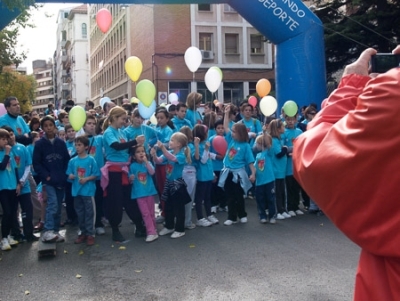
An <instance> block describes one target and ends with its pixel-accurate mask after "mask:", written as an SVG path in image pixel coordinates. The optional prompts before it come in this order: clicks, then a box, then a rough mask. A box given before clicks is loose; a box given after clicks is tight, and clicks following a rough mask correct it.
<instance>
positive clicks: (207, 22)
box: [90, 4, 275, 104]
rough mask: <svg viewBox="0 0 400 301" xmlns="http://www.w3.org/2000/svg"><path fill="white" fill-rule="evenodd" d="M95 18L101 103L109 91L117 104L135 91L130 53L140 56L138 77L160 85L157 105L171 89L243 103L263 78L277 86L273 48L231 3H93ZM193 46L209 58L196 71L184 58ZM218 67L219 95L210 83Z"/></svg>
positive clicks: (95, 84) (94, 66)
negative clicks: (105, 19)
mask: <svg viewBox="0 0 400 301" xmlns="http://www.w3.org/2000/svg"><path fill="white" fill-rule="evenodd" d="M102 7H105V8H107V9H109V10H110V12H111V13H112V16H113V25H112V27H111V29H110V30H109V31H108V32H107V33H106V34H103V33H102V32H101V31H100V30H99V29H98V28H97V26H96V22H95V16H96V13H97V11H98V10H99V9H101V8H102ZM122 7H124V9H123V8H122ZM90 15H91V16H92V18H91V23H90V24H91V26H90V53H91V55H90V60H91V85H92V89H91V92H92V94H91V99H92V100H93V101H95V102H96V103H97V104H98V102H99V99H100V98H101V97H103V96H108V97H110V98H111V99H113V100H116V102H117V103H120V100H122V98H124V97H127V98H130V97H132V96H135V87H136V86H135V83H133V82H132V81H131V80H130V79H129V78H128V76H127V75H126V73H125V70H124V63H125V60H126V58H127V57H129V56H137V57H139V58H140V59H141V61H142V63H143V72H142V75H141V77H140V79H139V80H141V79H149V80H151V81H152V82H153V83H154V84H155V86H156V89H157V92H158V94H157V96H156V98H157V99H156V100H157V101H158V103H161V102H165V100H166V98H167V96H168V95H169V93H172V92H174V93H176V94H178V96H179V100H180V101H183V102H184V101H185V100H186V96H187V95H188V94H189V93H190V92H191V91H198V92H200V93H202V94H203V100H204V101H213V100H214V99H218V100H220V101H224V102H234V103H239V102H240V101H241V100H243V99H244V98H246V97H247V96H248V95H250V94H253V93H255V92H256V83H257V81H258V80H259V79H261V78H267V79H269V80H270V81H271V82H272V83H274V78H275V72H274V70H273V69H274V68H273V67H274V64H273V57H274V53H273V46H272V45H271V44H270V43H268V42H267V41H266V39H265V37H264V36H262V35H261V34H259V33H258V32H257V30H255V29H254V28H253V27H252V26H251V25H250V24H249V23H248V22H247V21H246V20H244V19H243V18H242V17H241V16H240V15H239V14H238V13H237V12H236V11H235V10H233V9H232V8H231V7H230V6H229V5H227V4H190V5H130V6H121V5H91V8H90ZM190 46H196V47H198V48H199V49H200V50H201V52H202V56H203V61H202V64H201V66H200V68H199V69H198V71H197V72H195V73H194V74H192V73H191V72H190V71H189V70H188V68H187V66H186V64H185V61H184V53H185V51H186V49H187V48H188V47H190ZM212 66H218V67H219V68H220V69H221V70H222V72H223V82H222V84H221V86H220V88H219V90H218V91H217V92H216V93H213V94H212V93H210V92H209V91H208V90H207V88H206V85H205V82H204V76H205V73H206V72H207V70H208V69H209V68H210V67H212Z"/></svg>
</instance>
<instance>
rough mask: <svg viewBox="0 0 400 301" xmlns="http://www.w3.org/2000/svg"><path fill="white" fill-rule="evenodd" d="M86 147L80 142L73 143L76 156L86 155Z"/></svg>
mask: <svg viewBox="0 0 400 301" xmlns="http://www.w3.org/2000/svg"><path fill="white" fill-rule="evenodd" d="M86 148H87V147H86V146H85V145H84V144H83V143H82V142H75V149H76V153H77V154H78V155H81V154H84V153H86Z"/></svg>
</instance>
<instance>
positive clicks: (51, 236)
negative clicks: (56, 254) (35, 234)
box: [41, 230, 58, 242]
mask: <svg viewBox="0 0 400 301" xmlns="http://www.w3.org/2000/svg"><path fill="white" fill-rule="evenodd" d="M41 238H42V242H56V240H57V238H58V237H57V235H56V234H55V233H54V231H52V230H49V231H46V232H44V233H43V234H42V236H41Z"/></svg>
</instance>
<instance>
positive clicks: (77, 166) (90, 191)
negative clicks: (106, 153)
mask: <svg viewBox="0 0 400 301" xmlns="http://www.w3.org/2000/svg"><path fill="white" fill-rule="evenodd" d="M66 174H67V175H68V176H69V175H70V174H73V175H74V176H75V179H74V180H72V196H73V197H75V196H78V195H80V196H94V195H95V193H96V181H95V180H93V181H87V182H86V183H85V184H83V185H82V184H80V183H79V180H80V179H82V178H87V177H90V176H96V177H99V176H100V171H99V168H98V167H97V163H96V160H95V159H93V157H91V156H86V157H85V158H80V157H79V156H76V157H74V158H72V159H71V160H70V161H69V162H68V168H67V172H66ZM68 181H70V182H71V180H68Z"/></svg>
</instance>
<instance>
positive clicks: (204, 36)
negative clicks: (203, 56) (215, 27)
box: [199, 32, 212, 51]
mask: <svg viewBox="0 0 400 301" xmlns="http://www.w3.org/2000/svg"><path fill="white" fill-rule="evenodd" d="M211 41H212V33H208V32H202V33H199V49H200V50H206V51H211V50H212V47H211Z"/></svg>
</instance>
